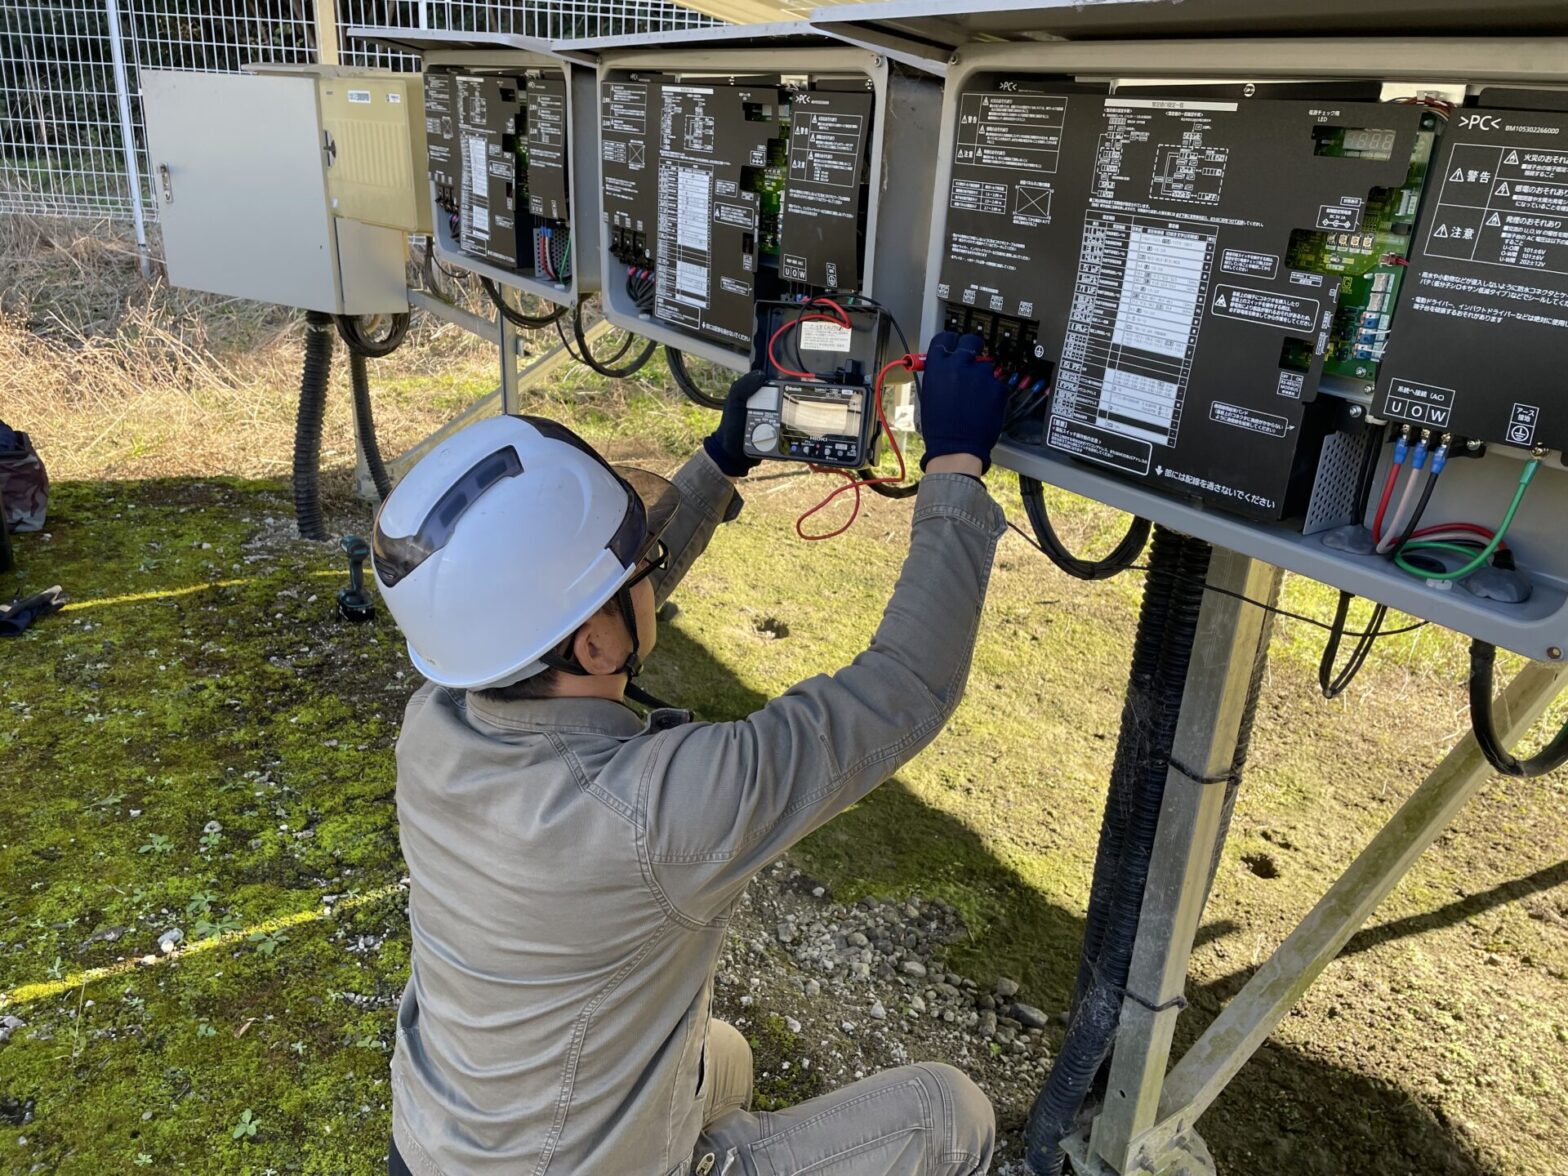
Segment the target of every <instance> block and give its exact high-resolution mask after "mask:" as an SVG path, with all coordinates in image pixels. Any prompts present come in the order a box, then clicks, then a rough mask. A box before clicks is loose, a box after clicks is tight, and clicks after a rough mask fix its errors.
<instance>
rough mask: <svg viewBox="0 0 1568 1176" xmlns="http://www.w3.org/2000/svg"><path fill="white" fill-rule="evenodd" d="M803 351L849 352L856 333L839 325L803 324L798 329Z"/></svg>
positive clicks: (797, 337)
mask: <svg viewBox="0 0 1568 1176" xmlns="http://www.w3.org/2000/svg"><path fill="white" fill-rule="evenodd" d="M796 331H797V334H796V339H798V340H799V342H800V349H801V350H802V351H843V352H848V351H849V342H850V338H851V337H852V336H853V334H854V332H853V331H851V330H850V329H849V328H848V327H841V326H839V325H838V324H837V323H823V322H810V321H808V322H803V323H801V324H800V326H799V327H797V328H796Z"/></svg>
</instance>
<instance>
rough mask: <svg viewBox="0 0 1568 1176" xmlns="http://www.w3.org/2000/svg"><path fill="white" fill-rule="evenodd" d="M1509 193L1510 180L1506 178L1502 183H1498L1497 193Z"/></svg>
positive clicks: (1504, 194)
mask: <svg viewBox="0 0 1568 1176" xmlns="http://www.w3.org/2000/svg"><path fill="white" fill-rule="evenodd" d="M1508 194H1509V192H1508V182H1507V181H1506V180H1505V181H1503V182H1502V183H1501V184H1498V185H1497V195H1499V196H1507V195H1508Z"/></svg>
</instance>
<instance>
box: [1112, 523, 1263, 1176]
mask: <svg viewBox="0 0 1568 1176" xmlns="http://www.w3.org/2000/svg"><path fill="white" fill-rule="evenodd" d="M1280 576H1281V573H1280V570H1279V569H1278V568H1276V567H1273V566H1271V565H1269V564H1265V563H1260V562H1259V561H1257V560H1253V559H1249V558H1248V557H1246V556H1243V555H1239V554H1237V553H1236V552H1234V551H1226V550H1224V549H1221V548H1216V549H1215V551H1214V555H1213V557H1212V560H1211V562H1210V565H1209V574H1208V582H1209V583H1210V584H1212V585H1214V586H1215V587H1216V588H1220V589H1223V590H1224V591H1225V592H1231V593H1237V594H1239V595H1241V596H1246V597H1249V598H1251V599H1252V600H1262V601H1267V600H1271V599H1273V597H1274V593H1275V590H1276V588H1277V586H1278V584H1279V580H1280ZM1271 621H1272V617H1271V615H1270V614H1269V613H1267V612H1266V611H1264V610H1263V609H1261V608H1258V607H1257V606H1256V605H1253V604H1249V603H1247V602H1246V601H1245V600H1239V599H1237V598H1236V597H1235V596H1230V595H1225V594H1224V592H1211V593H1208V594H1207V595H1206V597H1205V598H1204V601H1203V609H1202V611H1201V612H1200V613H1199V615H1198V632H1197V637H1196V639H1195V640H1194V642H1193V652H1192V661H1191V663H1190V664H1189V666H1188V669H1187V679H1186V683H1185V686H1184V689H1183V693H1182V703H1181V715H1180V718H1179V720H1178V722H1177V726H1176V735H1175V739H1174V742H1173V745H1172V749H1171V767H1170V771H1169V775H1168V777H1167V783H1166V788H1165V801H1164V805H1163V807H1162V809H1161V812H1160V824H1159V830H1158V833H1157V835H1156V840H1155V844H1154V854H1153V857H1152V858H1151V859H1150V862H1149V877H1148V882H1147V884H1146V886H1145V888H1144V896H1143V906H1142V910H1141V914H1140V916H1139V920H1138V939H1137V943H1136V944H1135V946H1134V949H1133V958H1132V967H1131V970H1130V972H1129V973H1128V977H1127V990H1128V992H1130V993H1134V994H1136V997H1137V999H1131V998H1129V999H1126V1000H1124V1001H1123V1003H1122V1011H1121V1019H1120V1021H1119V1023H1118V1028H1117V1033H1116V1045H1115V1052H1114V1053H1113V1054H1112V1061H1111V1070H1110V1082H1109V1085H1108V1087H1107V1089H1106V1095H1105V1105H1104V1107H1103V1108H1102V1109H1101V1111H1100V1113H1099V1116H1098V1117H1097V1118H1096V1119H1095V1120H1094V1124H1093V1129H1092V1134H1091V1137H1090V1144H1091V1151H1092V1152H1093V1153H1094V1154H1095V1155H1096V1156H1098V1157H1099V1158H1101V1159H1102V1160H1104V1161H1105V1162H1106V1164H1107V1165H1108V1167H1109V1170H1110V1171H1113V1172H1125V1171H1129V1170H1130V1169H1131V1168H1132V1167H1133V1157H1132V1143H1133V1140H1134V1139H1136V1138H1137V1137H1138V1136H1139V1135H1141V1134H1142V1133H1143V1132H1144V1131H1146V1130H1148V1128H1149V1127H1151V1126H1153V1124H1154V1121H1155V1117H1156V1114H1157V1110H1158V1106H1159V1099H1160V1087H1161V1084H1162V1082H1163V1081H1164V1077H1165V1066H1166V1063H1167V1061H1168V1060H1169V1058H1170V1049H1171V1038H1172V1035H1173V1033H1174V1032H1175V1028H1176V1018H1177V1017H1178V1016H1179V1015H1180V1011H1181V1007H1182V1003H1183V1002H1182V993H1183V991H1184V989H1185V987H1186V981H1187V962H1188V958H1189V956H1190V955H1191V953H1192V944H1193V939H1194V937H1195V936H1196V935H1197V933H1198V924H1199V921H1200V920H1201V918H1202V916H1203V907H1204V903H1205V901H1206V900H1207V898H1208V891H1209V881H1210V870H1211V868H1212V864H1213V861H1214V853H1215V846H1216V844H1217V842H1218V839H1219V837H1220V832H1221V823H1222V819H1223V814H1224V809H1225V792H1226V785H1227V782H1228V779H1229V776H1230V774H1231V770H1232V766H1233V764H1234V762H1235V756H1236V746H1237V741H1238V737H1239V735H1240V733H1241V727H1242V721H1243V715H1244V714H1245V712H1246V708H1247V696H1248V693H1249V690H1250V687H1251V684H1252V680H1253V676H1254V675H1253V671H1254V668H1255V666H1256V665H1257V662H1258V658H1259V656H1260V655H1261V654H1263V653H1264V652H1265V651H1266V647H1267V642H1268V638H1269V633H1270V631H1271V628H1272V625H1271ZM1144 1002H1147V1003H1144ZM1151 1006H1152V1007H1151Z"/></svg>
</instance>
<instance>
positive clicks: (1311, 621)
mask: <svg viewBox="0 0 1568 1176" xmlns="http://www.w3.org/2000/svg"><path fill="white" fill-rule="evenodd" d="M1007 526H1008V529H1009V530H1011V531H1012V532H1013V533H1014V534H1016V535H1017V536H1018V537H1019V538H1020V539H1022V540H1023V541H1024V542H1025V543H1027V544H1029V546H1030V547H1033V548H1034V549H1035V550H1036V551H1039V552H1041V554H1044V549H1043V548H1042V547H1041V546H1040V545H1039V544H1038V543H1037V542H1035V539H1034V537H1033V536H1032V535H1030V534H1029V532H1028V531H1025V530H1024V529H1023V528H1022V527H1020V526H1018V524H1016V523H1013V522H1009V523H1008V524H1007ZM1126 570H1127V571H1129V572H1146V571H1148V570H1149V565H1148V564H1128V565H1127V569H1126ZM1203 590H1204V591H1205V592H1218V593H1219V594H1220V595H1221V596H1229V597H1231V598H1232V599H1233V600H1240V601H1242V602H1244V603H1246V604H1250V605H1252V606H1253V607H1254V608H1261V609H1262V610H1263V611H1264V612H1267V613H1273V614H1274V615H1275V616H1277V617H1289V618H1290V619H1291V620H1293V621H1301V622H1302V623H1303V624H1307V625H1312V626H1315V627H1316V628H1319V629H1326V630H1332V629H1333V627H1334V626H1333V625H1332V624H1330V623H1329V622H1327V621H1320V620H1318V619H1317V618H1316V617H1309V616H1305V615H1304V614H1302V613H1298V612H1291V611H1290V609H1288V608H1280V607H1279V606H1278V605H1274V604H1269V603H1267V602H1265V601H1262V600H1258V599H1257V598H1256V597H1252V596H1248V595H1247V594H1246V593H1245V592H1233V591H1231V589H1229V588H1221V587H1220V586H1219V585H1218V584H1209V583H1205V584H1204V585H1203ZM1430 623H1431V622H1429V621H1417V622H1416V623H1415V624H1413V625H1404V626H1401V627H1400V628H1398V629H1384V630H1383V631H1382V632H1381V633H1379V634H1378V636H1379V637H1399V636H1401V635H1403V634H1405V633H1414V632H1415V631H1416V630H1417V629H1424V628H1426V627H1427V625H1428V624H1430ZM1342 636H1344V637H1364V636H1366V634H1365V633H1364V632H1361V633H1344V634H1342Z"/></svg>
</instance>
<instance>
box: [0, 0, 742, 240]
mask: <svg viewBox="0 0 1568 1176" xmlns="http://www.w3.org/2000/svg"><path fill="white" fill-rule="evenodd" d="M318 9H320V11H319V12H318ZM318 20H320V21H322V22H324V27H327V28H333V27H335V28H336V31H337V41H338V46H339V57H340V60H341V61H343V62H344V63H345V64H353V65H366V66H375V67H379V68H389V69H409V68H414V67H415V66H416V64H417V61H416V59H415V58H413V57H410V56H409V55H406V54H401V53H395V52H389V51H386V50H383V49H380V48H378V47H376V46H373V45H368V44H365V43H362V42H357V41H353V40H350V39H349V38H348V37H347V35H346V30H347V29H348V28H350V27H353V26H356V25H373V26H390V27H396V28H409V29H462V30H467V31H476V32H501V33H519V34H524V35H527V36H534V37H545V38H564V37H595V36H618V35H624V34H627V33H636V32H645V31H652V30H656V29H682V28H702V27H706V26H709V25H712V24H716V23H718V22H717V21H715V20H714V19H713V18H712V17H709V16H705V15H703V14H702V13H700V12H696V11H694V10H692V9H688V8H683V7H681V6H680V5H678V4H673V3H668V2H666V0H538V2H536V3H517V4H508V3H480V2H476V0H336V3H334V0H0V213H27V214H33V215H40V216H69V217H93V218H102V217H109V218H114V219H125V220H131V221H133V222H135V225H136V230H137V239H138V242H139V243H141V244H143V245H144V246H145V224H144V217H152V216H155V215H156V209H157V203H156V201H154V200H152V198H151V194H150V191H149V184H148V168H147V158H146V150H147V142H146V134H145V132H144V128H143V123H142V111H141V100H140V93H141V71H142V70H143V69H187V70H203V71H220V72H234V71H237V70H239V69H240V68H241V67H242V66H243V65H245V64H246V63H248V62H253V61H270V62H287V63H296V64H308V63H311V62H314V61H316V60H317V53H318V40H319V38H318ZM235 133H236V134H244V128H243V127H236V128H235Z"/></svg>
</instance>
